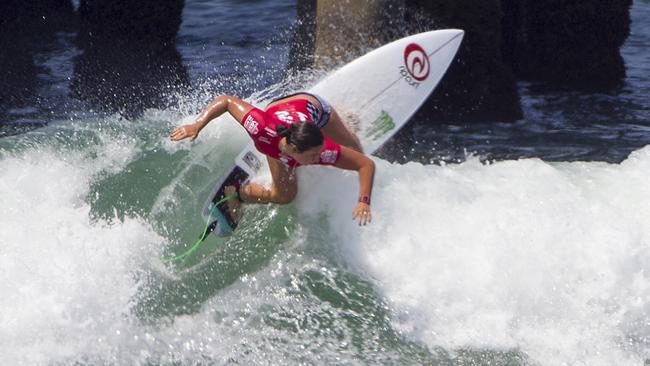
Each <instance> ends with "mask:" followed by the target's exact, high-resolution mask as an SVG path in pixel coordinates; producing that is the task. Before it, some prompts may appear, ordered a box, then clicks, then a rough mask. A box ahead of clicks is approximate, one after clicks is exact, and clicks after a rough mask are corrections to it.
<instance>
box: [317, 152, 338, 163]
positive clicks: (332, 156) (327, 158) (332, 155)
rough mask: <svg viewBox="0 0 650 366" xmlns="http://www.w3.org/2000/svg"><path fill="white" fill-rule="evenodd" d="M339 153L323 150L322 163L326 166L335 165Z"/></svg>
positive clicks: (321, 154)
mask: <svg viewBox="0 0 650 366" xmlns="http://www.w3.org/2000/svg"><path fill="white" fill-rule="evenodd" d="M338 156H339V153H338V151H336V150H323V151H321V153H320V161H321V162H323V163H324V164H334V163H335V162H336V158H338Z"/></svg>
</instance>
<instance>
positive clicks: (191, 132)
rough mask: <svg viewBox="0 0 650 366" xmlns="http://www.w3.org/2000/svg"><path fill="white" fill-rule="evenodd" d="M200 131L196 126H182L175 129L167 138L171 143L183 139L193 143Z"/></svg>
mask: <svg viewBox="0 0 650 366" xmlns="http://www.w3.org/2000/svg"><path fill="white" fill-rule="evenodd" d="M200 130H201V129H200V128H199V127H198V126H197V125H196V124H189V125H183V126H180V127H176V128H175V129H174V130H173V131H172V133H171V134H170V135H169V137H170V138H171V139H172V141H180V140H184V139H190V140H192V141H194V140H195V139H196V138H197V137H198V136H199V131H200Z"/></svg>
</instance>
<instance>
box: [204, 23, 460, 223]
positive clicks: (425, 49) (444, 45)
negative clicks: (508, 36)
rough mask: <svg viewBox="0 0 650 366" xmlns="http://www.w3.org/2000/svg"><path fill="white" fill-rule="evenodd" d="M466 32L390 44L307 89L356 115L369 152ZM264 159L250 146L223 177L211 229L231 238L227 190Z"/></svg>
mask: <svg viewBox="0 0 650 366" xmlns="http://www.w3.org/2000/svg"><path fill="white" fill-rule="evenodd" d="M463 34H464V33H463V31H462V30H459V29H445V30H437V31H431V32H425V33H420V34H416V35H413V36H409V37H406V38H402V39H400V40H397V41H394V42H392V43H389V44H387V45H385V46H382V47H380V48H378V49H376V50H373V51H371V52H369V53H367V54H366V55H364V56H362V57H359V58H358V59H356V60H354V61H352V62H350V63H348V64H347V65H345V66H343V67H341V68H340V69H338V70H336V71H334V72H332V73H331V74H330V75H329V76H327V77H326V78H325V79H323V80H322V81H321V82H319V83H318V84H317V85H315V86H314V87H313V88H311V89H310V90H308V91H309V92H310V93H314V94H317V95H319V96H321V97H323V98H324V99H325V100H326V101H328V102H329V103H330V104H331V105H332V107H333V108H334V109H336V110H337V111H339V112H341V111H349V112H352V113H353V114H355V119H356V120H357V122H358V126H353V129H354V130H355V132H356V133H357V135H358V136H359V139H360V140H361V143H362V145H363V149H364V152H365V153H366V154H372V153H374V152H375V151H377V149H379V148H380V147H381V146H382V145H383V144H384V143H385V142H386V141H388V140H389V139H390V138H391V137H392V136H393V135H394V134H395V133H396V132H397V131H398V130H399V129H400V128H401V127H402V126H403V125H404V124H405V123H406V122H407V121H408V120H409V118H410V117H411V116H412V115H413V114H414V113H415V112H416V111H417V109H418V108H419V107H420V105H422V103H423V102H424V101H425V100H426V99H427V97H428V96H429V94H431V92H432V91H433V89H434V88H435V87H436V85H438V82H439V81H440V79H442V76H443V75H444V74H445V72H446V71H447V68H448V67H449V65H450V64H451V61H452V60H453V59H454V56H455V55H456V51H457V50H458V47H459V46H460V43H461V41H462V39H463ZM264 164H266V158H265V157H264V156H263V155H262V154H260V153H259V152H258V151H257V150H256V149H255V146H254V145H253V142H252V141H251V143H250V144H249V145H248V146H247V147H246V148H245V149H244V150H243V151H242V152H241V153H240V154H239V156H238V157H237V159H235V165H234V166H233V168H232V169H231V170H230V171H229V172H228V173H227V174H225V175H224V176H222V177H221V178H219V179H218V180H217V182H216V184H215V187H214V189H213V191H212V193H211V194H210V197H209V198H208V200H207V201H206V203H205V205H204V208H203V216H204V217H205V218H206V220H209V221H211V225H210V230H211V231H213V232H214V233H215V234H216V235H219V236H227V235H230V234H231V233H232V231H233V230H234V229H235V228H236V227H237V221H236V220H235V219H233V218H231V217H230V216H229V214H228V211H227V209H226V205H225V204H223V203H221V204H218V205H217V206H216V207H215V203H218V202H219V201H221V200H222V199H223V189H224V187H225V186H227V185H231V184H233V183H242V182H245V181H246V180H248V179H249V177H252V176H254V175H255V174H257V173H258V172H259V170H260V169H261V168H262V166H263V165H264Z"/></svg>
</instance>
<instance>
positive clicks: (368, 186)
mask: <svg viewBox="0 0 650 366" xmlns="http://www.w3.org/2000/svg"><path fill="white" fill-rule="evenodd" d="M334 166H335V167H337V168H341V169H346V170H356V171H357V172H358V173H359V202H357V205H356V207H355V208H354V211H352V219H353V220H355V219H356V220H359V225H365V224H367V223H369V222H370V221H371V219H372V214H371V213H370V196H371V195H372V183H373V180H374V177H375V163H374V162H373V161H372V160H370V158H368V157H367V156H365V155H363V154H362V153H360V152H358V151H355V150H352V149H350V148H347V147H345V146H341V155H340V156H339V160H338V161H337V162H336V164H334Z"/></svg>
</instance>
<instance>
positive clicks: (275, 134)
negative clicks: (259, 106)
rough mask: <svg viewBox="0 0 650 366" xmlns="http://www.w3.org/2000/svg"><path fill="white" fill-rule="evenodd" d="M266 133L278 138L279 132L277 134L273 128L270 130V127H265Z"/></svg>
mask: <svg viewBox="0 0 650 366" xmlns="http://www.w3.org/2000/svg"><path fill="white" fill-rule="evenodd" d="M264 132H266V134H267V135H269V136H271V137H276V136H278V132H277V131H274V130H273V129H272V128H270V127H264Z"/></svg>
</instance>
